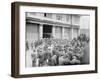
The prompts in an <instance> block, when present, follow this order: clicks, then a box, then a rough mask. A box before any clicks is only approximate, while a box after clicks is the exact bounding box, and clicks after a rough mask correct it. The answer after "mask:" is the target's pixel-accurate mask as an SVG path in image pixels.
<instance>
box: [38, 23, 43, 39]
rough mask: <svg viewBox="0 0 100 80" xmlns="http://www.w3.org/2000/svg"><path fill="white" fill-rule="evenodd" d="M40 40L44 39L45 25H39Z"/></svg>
mask: <svg viewBox="0 0 100 80" xmlns="http://www.w3.org/2000/svg"><path fill="white" fill-rule="evenodd" d="M39 38H40V39H42V38H43V24H40V25H39Z"/></svg>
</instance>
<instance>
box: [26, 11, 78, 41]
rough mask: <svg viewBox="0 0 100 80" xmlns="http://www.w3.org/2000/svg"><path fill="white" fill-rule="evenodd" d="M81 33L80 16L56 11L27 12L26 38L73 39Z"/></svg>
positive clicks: (32, 39) (28, 39)
mask: <svg viewBox="0 0 100 80" xmlns="http://www.w3.org/2000/svg"><path fill="white" fill-rule="evenodd" d="M79 33H80V16H79V15H74V14H58V13H57V14H56V13H36V12H34V13H32V12H27V13H26V40H27V41H35V40H38V39H41V38H50V37H51V36H52V37H53V38H56V39H68V40H71V39H73V38H74V37H77V36H78V34H79Z"/></svg>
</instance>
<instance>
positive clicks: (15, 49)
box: [11, 2, 98, 78]
mask: <svg viewBox="0 0 100 80" xmlns="http://www.w3.org/2000/svg"><path fill="white" fill-rule="evenodd" d="M20 6H39V7H55V8H71V9H87V10H95V70H86V71H75V72H56V73H43V74H23V75H20V74H19V72H20V64H19V62H20V58H19V57H20V56H19V50H20V49H19V45H20V44H19V43H20V39H19V35H20V30H19V29H20V27H19V24H20V20H19V17H20V14H19V13H20V10H19V9H20ZM97 13H98V10H97V7H96V6H81V5H65V4H48V3H31V2H13V3H12V4H11V76H12V77H15V78H25V77H42V76H58V75H72V74H86V73H97V72H98V69H97V66H98V65H97V63H98V61H97V60H98V57H97V56H98V55H97V51H98V47H97V44H98V43H97V40H98V37H97V36H98V34H97V33H98V32H97V30H98V28H97V24H98V22H97Z"/></svg>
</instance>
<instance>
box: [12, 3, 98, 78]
mask: <svg viewBox="0 0 100 80" xmlns="http://www.w3.org/2000/svg"><path fill="white" fill-rule="evenodd" d="M97 30H98V29H97V7H95V6H78V5H63V4H59V5H58V4H45V3H27V2H15V3H12V56H11V58H12V76H13V77H40V76H55V75H70V74H85V73H97Z"/></svg>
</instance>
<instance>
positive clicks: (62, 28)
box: [62, 27, 64, 39]
mask: <svg viewBox="0 0 100 80" xmlns="http://www.w3.org/2000/svg"><path fill="white" fill-rule="evenodd" d="M62 39H64V27H62Z"/></svg>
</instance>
